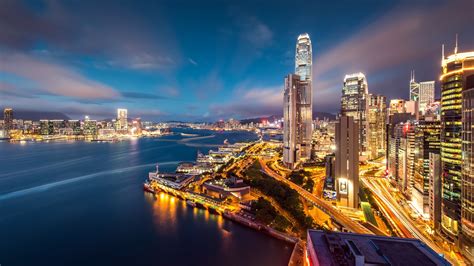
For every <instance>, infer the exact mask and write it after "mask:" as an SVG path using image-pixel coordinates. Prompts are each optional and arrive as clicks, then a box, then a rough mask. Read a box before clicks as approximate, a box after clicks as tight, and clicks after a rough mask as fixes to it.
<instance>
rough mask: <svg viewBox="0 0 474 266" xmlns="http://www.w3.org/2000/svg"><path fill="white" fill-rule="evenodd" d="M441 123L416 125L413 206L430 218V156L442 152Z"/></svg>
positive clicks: (426, 122)
mask: <svg viewBox="0 0 474 266" xmlns="http://www.w3.org/2000/svg"><path fill="white" fill-rule="evenodd" d="M440 134H441V121H436V120H433V121H425V120H421V121H418V122H417V123H416V124H415V153H414V156H415V158H414V159H415V161H414V163H415V171H414V175H413V190H412V197H411V199H412V204H413V206H415V208H416V209H417V211H418V212H419V213H420V214H422V215H424V217H425V218H429V214H430V206H429V190H430V173H429V172H430V154H439V151H440V140H439V138H440Z"/></svg>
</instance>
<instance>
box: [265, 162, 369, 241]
mask: <svg viewBox="0 0 474 266" xmlns="http://www.w3.org/2000/svg"><path fill="white" fill-rule="evenodd" d="M259 162H260V165H261V167H262V169H263V171H264V172H265V173H266V174H267V175H269V176H271V177H273V178H275V179H276V180H278V181H281V182H283V183H285V184H287V185H288V186H290V187H291V188H292V189H294V190H296V191H297V192H298V194H300V196H301V197H303V198H305V199H306V200H308V201H309V202H311V203H312V204H314V205H315V206H316V207H318V208H320V209H321V210H322V211H323V212H325V213H327V214H328V215H329V216H331V217H332V218H333V219H334V220H335V221H336V222H338V223H340V224H341V225H342V226H344V227H345V228H347V229H348V230H349V231H352V232H355V233H359V234H373V233H372V232H371V231H369V230H368V229H367V228H365V227H363V226H362V225H360V224H359V223H357V222H355V221H353V220H352V219H350V218H349V217H347V216H345V215H344V214H342V213H341V211H340V210H338V209H337V208H336V207H334V206H333V205H331V204H329V203H327V202H326V201H324V200H322V199H320V198H318V197H316V196H315V195H313V194H311V193H309V192H308V191H307V190H305V189H303V188H301V187H300V186H298V185H296V184H295V183H293V182H291V181H289V180H287V179H286V178H284V177H282V176H280V175H279V174H277V173H275V172H274V171H273V170H272V169H270V168H269V167H268V166H267V165H266V162H265V161H263V160H262V159H259Z"/></svg>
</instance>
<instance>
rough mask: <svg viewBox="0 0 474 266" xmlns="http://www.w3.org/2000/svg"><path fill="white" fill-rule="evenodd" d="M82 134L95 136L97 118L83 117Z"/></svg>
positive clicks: (88, 136)
mask: <svg viewBox="0 0 474 266" xmlns="http://www.w3.org/2000/svg"><path fill="white" fill-rule="evenodd" d="M83 128H84V130H83V132H84V136H86V137H87V138H94V137H95V136H97V120H91V119H90V118H89V116H86V117H85V119H84V126H83Z"/></svg>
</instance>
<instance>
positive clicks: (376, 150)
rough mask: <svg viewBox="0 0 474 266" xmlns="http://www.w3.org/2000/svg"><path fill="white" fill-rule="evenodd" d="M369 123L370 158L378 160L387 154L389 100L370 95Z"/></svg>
mask: <svg viewBox="0 0 474 266" xmlns="http://www.w3.org/2000/svg"><path fill="white" fill-rule="evenodd" d="M367 119H368V123H369V142H368V143H369V157H370V158H373V159H375V158H378V157H380V156H383V155H384V154H385V149H386V142H385V130H386V127H385V124H386V119H387V98H386V97H385V96H383V95H375V94H370V95H369V108H368V115H367Z"/></svg>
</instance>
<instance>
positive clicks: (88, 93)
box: [0, 53, 120, 99]
mask: <svg viewBox="0 0 474 266" xmlns="http://www.w3.org/2000/svg"><path fill="white" fill-rule="evenodd" d="M1 58H2V64H0V72H4V73H9V74H12V75H15V76H18V77H20V78H23V79H26V80H28V81H31V82H33V83H34V84H35V85H36V87H35V89H37V90H39V91H42V92H45V93H49V94H52V95H56V96H66V97H71V98H78V99H115V98H117V97H119V96H120V94H119V93H118V92H117V91H116V90H114V89H113V88H111V87H110V86H108V85H105V84H102V83H100V82H97V81H94V80H90V79H88V78H86V77H84V76H83V75H82V74H80V73H79V72H77V71H76V70H75V69H73V68H70V67H68V66H65V65H62V64H60V63H57V62H53V61H43V60H41V59H39V58H36V57H33V56H29V55H26V54H20V53H9V54H7V53H2V55H1Z"/></svg>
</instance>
